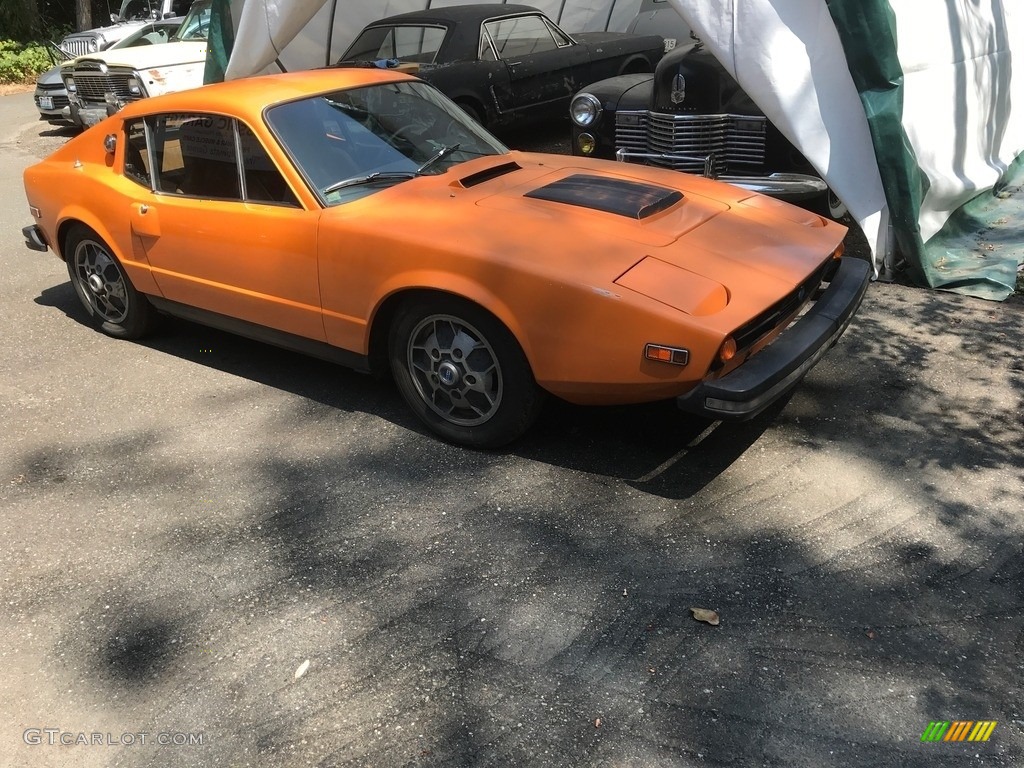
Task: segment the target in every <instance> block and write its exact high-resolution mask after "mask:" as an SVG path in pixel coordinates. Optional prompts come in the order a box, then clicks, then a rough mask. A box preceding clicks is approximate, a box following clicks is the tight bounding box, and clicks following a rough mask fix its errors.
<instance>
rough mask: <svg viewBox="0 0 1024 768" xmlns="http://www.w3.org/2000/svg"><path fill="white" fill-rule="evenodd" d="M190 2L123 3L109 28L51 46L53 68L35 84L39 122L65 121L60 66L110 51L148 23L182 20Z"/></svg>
mask: <svg viewBox="0 0 1024 768" xmlns="http://www.w3.org/2000/svg"><path fill="white" fill-rule="evenodd" d="M191 5H192V0H123V2H122V3H121V7H120V9H119V10H118V12H117V13H116V14H111V17H110V20H111V21H112V22H114V23H113V24H112V25H111V26H108V27H97V28H96V29H86V30H83V31H81V32H72V33H71V34H69V35H67V36H66V37H65V38H64V39H63V40H61V41H60V43H50V46H51V48H50V53H51V60H52V61H53V64H54V66H53V67H52V68H51V69H48V70H47V71H46V72H44V73H43V74H42V75H40V76H39V78H38V79H37V80H36V92H35V101H36V107H37V108H38V109H39V119H40V120H48V121H50V122H62V121H64V120H66V119H67V115H66V114H64V110H66V109H67V107H68V92H67V89H66V88H65V87H64V81H63V80H62V79H61V77H60V66H61V65H62V64H64V63H65V62H67V61H69V60H71V59H73V58H75V57H76V56H85V55H88V54H92V53H98V52H99V51H104V50H106V49H108V48H112V47H113V46H115V45H116V44H118V43H119V42H120V41H122V40H124V39H125V38H126V37H128V36H132V37H135V35H136V34H137V33H138V30H139V29H141V28H143V27H145V26H146V24H147V23H148V22H152V21H159V20H160V19H164V18H173V17H178V18H180V17H182V16H184V15H185V14H186V13H187V12H188V9H189V7H190V6H191Z"/></svg>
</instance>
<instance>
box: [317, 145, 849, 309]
mask: <svg viewBox="0 0 1024 768" xmlns="http://www.w3.org/2000/svg"><path fill="white" fill-rule="evenodd" d="M392 195H393V196H395V199H394V203H393V205H398V204H399V202H398V200H399V198H404V200H402V203H401V207H402V210H406V211H412V212H413V213H412V215H411V216H410V217H409V221H406V222H405V224H404V226H403V228H402V233H401V234H399V235H397V237H400V238H404V239H407V240H409V241H410V242H409V243H408V245H409V247H415V248H420V249H424V248H431V247H433V244H434V243H437V242H439V241H442V242H445V243H447V244H448V245H447V246H446V247H451V248H455V249H459V250H461V251H463V253H464V255H465V256H467V257H469V258H476V257H480V258H486V259H489V260H493V259H496V258H499V259H501V260H502V261H503V262H506V263H513V262H514V263H515V265H516V268H517V269H523V270H526V271H531V272H535V273H544V274H545V275H546V276H548V277H549V278H550V279H551V280H559V281H565V282H570V283H577V284H579V283H585V284H587V285H589V286H594V287H596V288H598V289H599V290H605V291H609V292H618V293H621V292H622V291H623V290H626V291H632V292H635V293H639V294H641V295H644V296H647V297H648V298H651V299H655V300H656V301H659V302H662V303H664V304H667V305H669V306H672V307H674V308H676V309H679V310H681V311H684V312H687V313H689V314H691V315H711V314H714V313H716V312H718V311H719V310H721V309H724V307H725V306H726V305H727V304H729V303H730V301H731V299H732V297H735V296H737V295H740V294H741V295H742V296H743V297H744V301H743V302H742V303H743V304H747V305H749V304H750V303H756V304H759V305H760V306H762V307H763V306H768V305H770V304H771V303H773V302H774V301H777V300H779V299H780V298H782V297H784V296H786V295H788V294H789V293H791V292H792V291H793V290H794V289H795V288H797V287H798V286H799V285H801V284H802V283H803V281H804V280H806V279H807V277H808V276H809V275H811V274H812V273H813V272H814V271H815V270H816V269H817V268H818V267H820V266H821V264H822V263H823V261H824V260H825V259H827V258H828V257H829V255H830V254H831V253H832V252H833V251H834V250H835V249H836V248H837V247H838V246H839V244H840V243H841V242H842V239H843V236H844V235H845V233H846V228H845V227H843V226H841V225H838V224H835V223H834V222H830V221H826V220H825V219H822V218H821V217H820V216H817V215H815V214H812V213H809V212H807V211H804V210H803V209H800V208H796V207H795V206H791V205H789V204H787V203H782V202H780V201H777V200H774V199H772V198H767V197H763V196H760V195H752V193H750V192H748V191H746V190H743V189H739V188H738V187H733V186H730V185H727V184H722V183H720V182H715V181H711V180H708V179H704V178H700V177H696V176H690V175H688V174H682V173H679V172H677V171H669V170H663V169H656V168H648V167H645V166H637V165H627V164H624V163H615V162H604V161H594V160H589V159H588V160H582V159H580V158H573V157H570V156H563V155H539V154H531V153H524V152H511V153H509V154H508V155H504V156H500V157H491V158H482V159H479V160H474V161H470V162H467V163H463V164H461V165H459V166H456V167H454V168H452V169H451V170H449V171H448V172H447V173H445V174H443V175H440V176H433V177H429V178H421V179H416V180H413V181H410V182H406V183H403V184H399V185H396V186H394V187H392V188H391V189H389V190H387V191H386V192H382V193H379V194H377V195H372V196H370V197H369V198H365V199H364V200H363V201H360V203H366V205H365V207H364V206H363V205H361V204H360V203H356V204H350V205H357V206H358V212H357V211H356V210H355V209H352V210H349V211H345V212H344V214H342V209H348V208H349V207H350V206H349V205H345V206H340V207H339V208H336V209H334V210H335V211H337V212H338V213H339V214H340V215H344V216H345V218H346V219H347V220H349V221H350V222H351V220H352V218H351V217H352V216H355V217H357V218H358V219H359V221H360V223H361V224H362V225H363V226H365V227H367V228H368V229H369V230H370V231H377V232H380V231H394V226H393V222H392V221H391V220H390V218H389V217H390V216H392V215H393V214H392V212H393V210H395V208H394V207H393V205H392V204H389V202H388V198H389V197H390V196H392ZM371 201H372V202H371ZM453 232H458V233H459V234H458V236H457V238H456V239H453V236H452V233H453ZM412 240H417V242H416V243H413V242H411V241H412ZM420 240H422V242H419V241H420ZM695 286H696V287H695Z"/></svg>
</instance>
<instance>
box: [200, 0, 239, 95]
mask: <svg viewBox="0 0 1024 768" xmlns="http://www.w3.org/2000/svg"><path fill="white" fill-rule="evenodd" d="M207 42H208V45H207V48H206V69H205V70H204V72H203V83H221V82H223V81H224V72H225V71H226V70H227V68H228V59H230V58H231V49H232V48H234V47H235V27H234V24H233V23H232V21H231V0H213V6H212V8H211V15H210V34H209V38H208V41H207Z"/></svg>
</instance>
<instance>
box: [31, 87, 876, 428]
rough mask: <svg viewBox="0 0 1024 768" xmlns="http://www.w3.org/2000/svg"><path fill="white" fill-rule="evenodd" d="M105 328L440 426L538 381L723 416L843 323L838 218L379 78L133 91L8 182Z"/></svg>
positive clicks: (518, 419)
mask: <svg viewBox="0 0 1024 768" xmlns="http://www.w3.org/2000/svg"><path fill="white" fill-rule="evenodd" d="M25 189H26V192H27V195H28V202H29V208H30V211H31V213H32V216H33V217H34V218H35V222H36V223H35V224H33V225H31V226H28V227H26V228H25V230H24V232H25V236H26V241H27V244H28V245H29V246H30V247H31V248H34V249H36V250H42V251H45V250H46V249H47V248H52V249H53V250H54V251H55V252H56V253H57V255H58V256H60V258H62V259H63V260H64V261H65V262H66V264H67V269H68V273H69V275H70V277H71V283H72V285H73V286H74V288H75V291H76V292H77V293H78V296H79V298H80V299H81V301H82V304H83V305H84V306H85V308H86V310H87V311H88V313H89V315H90V317H91V318H93V320H94V321H95V323H96V325H97V326H98V327H99V329H100V330H102V331H103V332H105V333H107V334H109V335H111V336H115V337H118V338H127V339H135V338H138V337H140V336H142V335H143V334H145V333H146V332H147V331H148V330H150V328H151V326H152V321H153V320H154V318H155V316H156V314H157V313H166V314H170V315H178V316H181V317H186V318H188V319H190V320H195V321H199V322H202V323H206V324H208V325H211V326H216V327H219V328H224V329H228V330H231V331H235V332H238V333H241V334H244V335H246V336H250V337H254V338H257V339H261V340H264V341H266V342H269V343H271V344H277V345H280V346H284V347H289V348H292V349H297V350H301V351H304V352H307V353H310V354H313V355H317V356H319V357H324V358H328V359H330V360H335V361H338V362H340V363H343V364H345V365H349V366H352V367H355V368H358V369H362V370H367V371H373V370H388V369H390V371H391V373H392V375H393V376H394V378H395V380H396V382H397V384H398V388H399V390H400V391H401V393H402V395H403V396H404V397H405V399H406V401H407V402H408V404H409V406H410V407H411V408H412V410H413V411H414V412H415V413H416V415H417V416H418V417H419V418H420V419H421V420H422V421H423V422H424V423H425V424H426V425H427V427H428V428H429V429H431V430H432V431H434V432H435V433H437V434H438V435H440V436H441V437H443V438H445V439H447V440H450V441H453V442H457V443H462V444H465V445H470V446H478V447H491V446H497V445H501V444H503V443H507V442H508V441H510V440H513V439H514V438H516V437H517V436H519V435H520V434H522V433H523V432H524V431H525V430H526V429H527V428H528V427H529V426H530V424H531V422H532V421H533V420H534V418H535V417H536V416H537V413H538V410H539V408H540V406H541V404H542V401H543V398H544V395H545V393H550V394H552V395H556V396H558V397H561V398H564V399H565V400H569V401H571V402H574V403H595V404H596V403H638V402H644V401H652V400H659V399H667V398H675V399H676V400H677V402H678V404H679V406H680V407H681V408H683V409H684V410H687V411H692V412H696V413H699V414H702V415H705V416H710V417H712V418H716V419H728V418H733V419H736V418H743V417H748V416H751V415H753V414H755V413H757V412H759V411H760V410H762V409H763V408H765V407H766V406H767V405H768V404H769V403H771V402H773V401H774V400H776V399H778V398H779V397H781V396H782V395H783V394H785V393H786V392H787V391H788V390H790V389H791V388H792V387H793V386H794V385H796V384H797V382H798V381H799V380H800V379H801V378H802V377H803V375H804V374H805V373H806V372H807V371H808V369H809V368H810V367H811V366H813V365H814V364H815V363H816V362H817V360H818V359H819V358H820V357H821V355H822V354H823V353H824V352H825V351H826V350H827V349H828V348H829V347H830V346H831V345H832V344H833V343H834V342H835V340H836V339H837V338H838V337H839V335H840V334H841V333H842V332H843V331H844V330H845V328H846V326H847V324H848V323H849V321H850V318H851V317H852V316H853V314H854V312H855V311H856V309H857V307H858V305H859V304H860V301H861V298H862V297H863V295H864V291H865V289H866V286H867V283H868V278H869V268H868V265H867V263H866V262H864V261H861V260H855V259H850V258H842V257H841V254H842V240H843V235H844V233H845V231H846V230H845V229H844V228H843V227H842V226H840V225H838V224H835V223H833V222H830V221H826V220H825V219H822V218H821V217H819V216H816V215H814V214H812V213H808V212H806V211H803V210H801V209H799V208H795V207H792V206H790V205H788V204H786V203H782V202H779V201H777V200H773V199H771V198H767V197H761V196H759V195H753V194H751V193H750V192H746V191H744V190H742V189H739V188H736V187H731V186H728V185H725V184H721V183H718V182H715V181H710V180H707V179H702V178H698V177H691V176H687V175H684V174H680V173H678V172H675V171H670V170H660V169H654V168H648V167H642V166H637V165H626V164H621V163H615V162H605V161H599V160H590V159H584V158H579V157H571V156H559V155H546V154H530V153H525V152H515V151H509V150H508V149H507V148H506V147H504V146H503V145H502V144H501V143H500V142H499V141H498V140H497V139H495V138H494V137H492V136H491V135H489V134H488V133H487V132H486V131H485V130H484V129H482V128H481V127H480V126H479V125H477V124H476V123H475V122H473V121H472V120H470V119H468V118H467V116H466V115H465V114H464V113H463V112H462V111H461V110H460V109H459V108H458V107H456V106H455V105H454V104H453V103H452V102H450V101H449V100H448V99H447V98H446V97H445V96H443V95H442V94H440V93H439V92H438V91H437V90H435V89H434V88H433V87H431V86H430V85H428V84H426V83H424V82H422V81H420V80H418V79H417V78H415V77H413V76H411V75H408V74H403V73H399V72H394V71H390V72H389V71H382V70H376V69H345V70H337V69H335V70H320V71H315V72H300V73H293V74H286V75H275V76H270V77H260V78H251V79H246V80H238V81H234V82H230V83H224V84H219V85H210V86H205V87H203V88H198V89H196V90H192V91H183V92H180V93H175V94H171V95H168V96H163V97H157V98H151V99H145V100H142V101H139V102H135V103H133V104H130V105H129V106H127V107H125V108H124V109H123V110H122V111H120V112H118V113H117V114H116V115H114V116H112V117H110V118H108V119H106V120H105V121H103V122H101V123H99V124H98V125H96V126H95V127H93V128H92V129H90V130H88V131H86V132H85V133H83V134H82V135H80V136H78V137H76V138H74V139H72V140H71V141H69V142H68V143H67V144H66V145H64V146H63V147H62V148H61V149H59V150H58V151H57V152H55V153H54V154H53V155H52V156H50V157H49V158H47V159H46V160H44V161H43V162H41V163H39V164H37V165H35V166H32V167H31V168H29V169H28V170H26V171H25Z"/></svg>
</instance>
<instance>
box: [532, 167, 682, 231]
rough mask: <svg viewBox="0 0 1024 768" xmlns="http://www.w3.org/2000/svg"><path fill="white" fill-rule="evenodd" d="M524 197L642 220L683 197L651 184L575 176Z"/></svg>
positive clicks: (680, 193)
mask: <svg viewBox="0 0 1024 768" xmlns="http://www.w3.org/2000/svg"><path fill="white" fill-rule="evenodd" d="M525 197H532V198H533V199H535V200H549V201H551V202H552V203H564V204H565V205H576V206H579V207H580V208H591V209H593V210H595V211H604V212H605V213H614V214H615V215H617V216H625V217H626V218H629V219H637V220H643V219H646V218H647V217H648V216H653V215H654V214H656V213H659V212H660V211H664V210H666V209H668V208H671V207H672V206H673V205H675V204H676V203H678V202H679V201H680V200H682V199H683V193H682V192H678V191H676V190H674V189H666V188H665V187H657V186H654V185H653V184H643V183H640V182H637V181H626V180H624V179H610V178H608V177H606V176H591V175H589V174H585V173H577V174H573V175H572V176H567V177H565V178H564V179H562V180H560V181H556V182H553V183H552V184H548V185H546V186H543V187H538V188H537V189H535V190H533V191H532V192H527V193H526V195H525Z"/></svg>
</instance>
